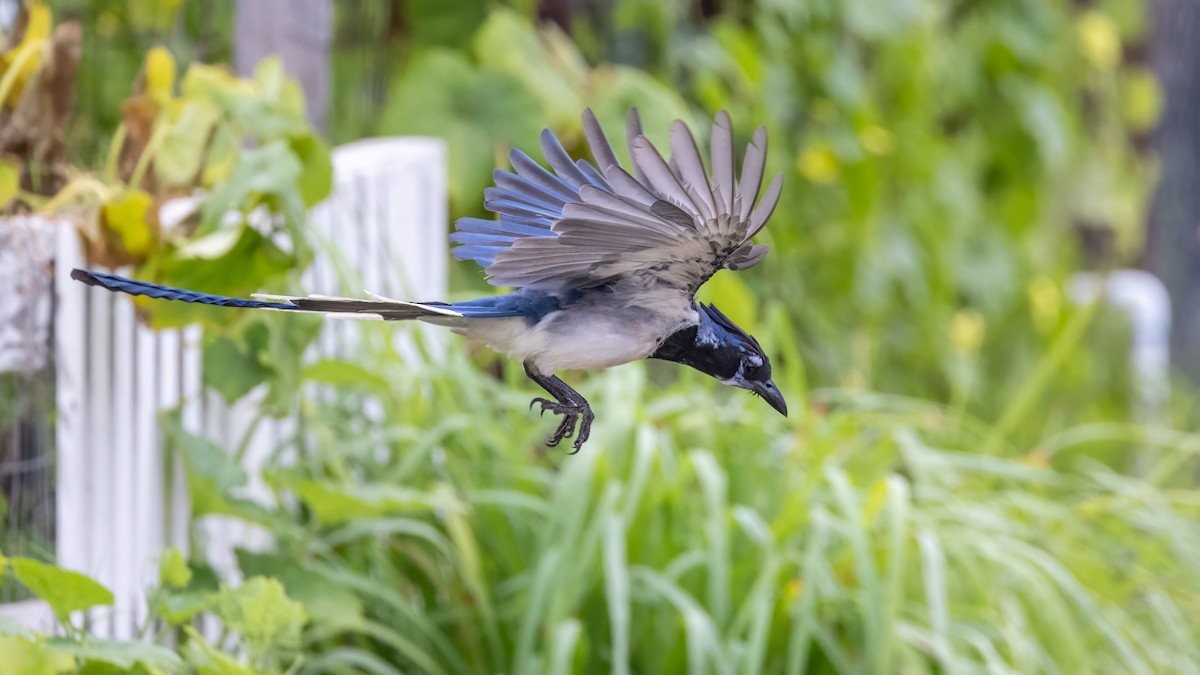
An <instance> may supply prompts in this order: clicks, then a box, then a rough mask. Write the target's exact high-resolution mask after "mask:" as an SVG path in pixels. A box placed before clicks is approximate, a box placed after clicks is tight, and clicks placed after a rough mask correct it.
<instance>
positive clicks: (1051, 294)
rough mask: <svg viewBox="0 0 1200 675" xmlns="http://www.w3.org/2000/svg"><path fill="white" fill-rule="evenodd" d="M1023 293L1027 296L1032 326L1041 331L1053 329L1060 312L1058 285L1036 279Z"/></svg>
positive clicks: (1060, 293) (1042, 278) (1060, 301)
mask: <svg viewBox="0 0 1200 675" xmlns="http://www.w3.org/2000/svg"><path fill="white" fill-rule="evenodd" d="M1025 293H1026V295H1028V296H1029V311H1030V313H1031V314H1033V324H1034V325H1035V326H1037V327H1038V329H1039V330H1043V331H1045V330H1049V329H1050V328H1053V327H1054V324H1055V323H1057V322H1058V315H1059V312H1060V311H1061V310H1062V292H1061V291H1059V290H1058V284H1055V283H1054V282H1053V281H1052V280H1050V279H1047V278H1046V277H1038V278H1037V279H1034V280H1033V281H1031V282H1029V288H1028V289H1027V290H1026V291H1025Z"/></svg>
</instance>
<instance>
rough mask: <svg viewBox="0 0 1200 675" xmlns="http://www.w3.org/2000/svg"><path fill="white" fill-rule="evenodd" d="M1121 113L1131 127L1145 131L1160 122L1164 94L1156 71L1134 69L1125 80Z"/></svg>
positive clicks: (1141, 131)
mask: <svg viewBox="0 0 1200 675" xmlns="http://www.w3.org/2000/svg"><path fill="white" fill-rule="evenodd" d="M1124 89H1125V95H1124V96H1122V97H1121V115H1122V116H1123V117H1124V118H1125V122H1126V123H1127V124H1128V125H1129V127H1130V129H1131V130H1133V131H1135V132H1139V133H1144V132H1147V131H1150V130H1151V129H1153V128H1154V126H1155V125H1156V124H1158V120H1159V119H1160V118H1161V117H1162V111H1163V105H1164V98H1165V97H1164V95H1163V91H1162V86H1161V85H1160V84H1159V82H1158V78H1156V77H1155V76H1154V73H1153V72H1151V71H1150V70H1148V69H1146V68H1136V69H1133V70H1132V71H1131V72H1130V73H1129V76H1128V78H1126V80H1125V82H1124Z"/></svg>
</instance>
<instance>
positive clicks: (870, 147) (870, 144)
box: [858, 125, 892, 155]
mask: <svg viewBox="0 0 1200 675" xmlns="http://www.w3.org/2000/svg"><path fill="white" fill-rule="evenodd" d="M858 138H859V141H861V142H862V146H863V148H865V149H866V151H867V152H869V153H871V154H872V155H890V154H892V132H890V131H888V130H887V129H884V128H883V127H880V126H874V125H872V126H869V127H867V128H866V129H863V131H862V133H861V134H859V137H858Z"/></svg>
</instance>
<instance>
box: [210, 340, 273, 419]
mask: <svg viewBox="0 0 1200 675" xmlns="http://www.w3.org/2000/svg"><path fill="white" fill-rule="evenodd" d="M270 376H271V370H270V369H269V368H266V367H264V366H263V365H262V363H261V362H260V361H259V360H258V355H257V354H256V353H255V352H253V351H248V350H247V349H245V347H244V346H243V345H239V344H238V342H237V341H235V340H234V339H232V338H228V337H222V338H217V339H215V340H206V341H205V344H204V384H205V386H207V387H211V388H212V389H213V390H215V391H216V392H217V393H219V394H221V397H222V398H224V399H225V402H226V403H230V404H232V403H233V402H234V401H237V400H238V399H240V398H241V397H243V396H245V395H246V394H248V393H249V392H250V390H251V389H253V388H255V387H257V386H258V385H260V384H262V383H263V382H265V381H266V380H267V379H268V378H269V377H270Z"/></svg>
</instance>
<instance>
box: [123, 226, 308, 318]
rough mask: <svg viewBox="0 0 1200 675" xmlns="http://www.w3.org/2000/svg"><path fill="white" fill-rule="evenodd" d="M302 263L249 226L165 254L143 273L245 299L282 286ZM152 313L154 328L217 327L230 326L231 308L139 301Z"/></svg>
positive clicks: (160, 280)
mask: <svg viewBox="0 0 1200 675" xmlns="http://www.w3.org/2000/svg"><path fill="white" fill-rule="evenodd" d="M294 265H296V259H295V258H294V257H293V256H291V255H289V254H287V253H284V252H283V251H281V250H280V249H279V247H278V246H276V245H275V244H274V243H273V242H271V241H270V240H269V239H267V238H266V237H264V236H263V235H262V234H260V233H259V232H258V231H257V230H255V229H254V228H252V227H249V226H247V225H237V226H233V227H226V228H222V229H220V230H217V231H216V232H214V233H213V234H210V235H208V236H206V237H202V238H201V239H198V240H195V241H194V242H193V243H192V244H189V245H187V246H183V247H181V248H178V249H175V250H174V251H169V252H166V253H164V254H162V255H161V256H160V257H158V258H157V259H156V260H154V265H153V267H152V268H150V269H149V270H148V271H149V272H150V274H147V275H143V276H145V277H147V278H152V279H154V280H155V281H157V282H158V283H163V284H167V285H170V286H178V287H180V288H194V289H198V290H203V291H206V292H209V293H216V294H219V295H230V296H236V297H245V296H247V295H249V294H250V293H255V292H257V291H258V290H259V289H262V288H265V287H267V286H269V285H271V284H277V283H282V280H283V278H284V276H285V275H286V274H287V272H288V271H289V270H291V269H292V268H293V266H294ZM139 306H141V307H142V308H143V309H145V310H146V311H147V312H148V313H150V315H151V317H152V320H153V325H154V326H155V327H158V328H169V327H176V326H182V325H186V324H188V323H192V322H196V321H203V322H204V323H206V324H209V325H211V326H213V327H217V328H220V327H225V326H228V324H229V320H230V310H228V309H226V308H222V307H209V306H205V305H190V304H187V303H182V302H149V301H143V302H140V303H139Z"/></svg>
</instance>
